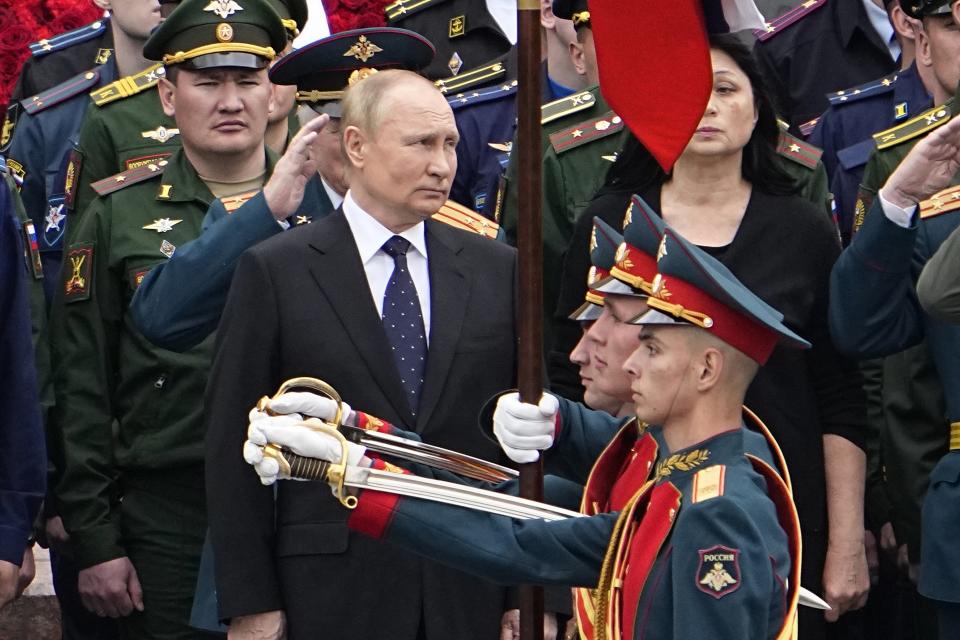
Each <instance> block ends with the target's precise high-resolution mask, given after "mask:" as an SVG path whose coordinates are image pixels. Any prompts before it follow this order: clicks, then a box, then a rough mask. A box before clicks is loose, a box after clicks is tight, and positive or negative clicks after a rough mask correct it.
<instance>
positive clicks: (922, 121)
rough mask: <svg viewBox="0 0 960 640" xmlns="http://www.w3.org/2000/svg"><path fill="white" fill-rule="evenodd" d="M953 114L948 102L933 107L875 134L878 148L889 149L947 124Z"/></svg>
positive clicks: (874, 137)
mask: <svg viewBox="0 0 960 640" xmlns="http://www.w3.org/2000/svg"><path fill="white" fill-rule="evenodd" d="M951 115H952V114H951V112H950V107H949V106H947V105H946V104H944V105H941V106H939V107H933V108H932V109H928V110H927V111H924V112H923V113H921V114H920V115H918V116H917V117H916V118H911V119H910V120H907V121H906V122H904V123H903V124H901V125H897V126H896V127H891V128H890V129H886V130H884V131H880V132H879V133H875V134H873V139H874V140H875V141H876V143H877V149H889V148H890V147H894V146H896V145H898V144H900V143H901V142H906V141H907V140H913V139H914V138H917V137H919V136H922V135H923V134H925V133H927V132H929V131H933V130H934V129H936V128H937V127H939V126H940V125H943V124H946V123H947V122H948V121H949V120H950V117H951Z"/></svg>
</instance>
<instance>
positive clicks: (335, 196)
mask: <svg viewBox="0 0 960 640" xmlns="http://www.w3.org/2000/svg"><path fill="white" fill-rule="evenodd" d="M320 184H322V185H323V190H324V191H326V192H327V197H328V198H330V204H332V205H333V208H334V209H336V208H338V207H339V206H340V205H341V204H343V196H342V195H340V194H339V193H337V192H336V191H334V189H333V187H331V186H330V185H329V184H327V181H326V180H324V179H323V176H320Z"/></svg>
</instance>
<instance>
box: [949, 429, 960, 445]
mask: <svg viewBox="0 0 960 640" xmlns="http://www.w3.org/2000/svg"><path fill="white" fill-rule="evenodd" d="M957 449H960V422H951V423H950V451H956V450H957Z"/></svg>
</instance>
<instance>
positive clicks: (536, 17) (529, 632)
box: [513, 0, 543, 640]
mask: <svg viewBox="0 0 960 640" xmlns="http://www.w3.org/2000/svg"><path fill="white" fill-rule="evenodd" d="M517 33H518V40H517V46H518V47H519V51H518V53H519V65H520V66H519V78H518V80H519V91H518V92H517V141H516V146H515V148H514V150H513V153H517V154H519V158H518V162H519V171H518V176H519V179H518V185H517V193H518V204H519V216H518V218H519V220H518V227H517V249H518V253H519V256H518V260H519V272H520V302H519V304H520V314H519V315H520V326H519V338H520V352H519V358H518V360H519V364H518V368H517V386H518V388H519V390H520V399H521V400H522V401H523V402H529V403H532V404H537V403H538V402H539V401H540V395H541V393H542V390H543V274H542V271H543V267H542V264H543V242H542V235H543V231H542V226H541V213H540V210H541V205H540V203H541V193H542V191H541V179H540V74H541V58H540V3H539V0H518V2H517ZM520 495H521V496H522V497H524V498H529V499H531V500H540V501H542V500H543V467H542V464H541V463H540V462H539V461H538V462H535V463H532V464H524V465H520ZM520 638H521V640H543V589H542V588H539V587H532V586H523V587H521V589H520Z"/></svg>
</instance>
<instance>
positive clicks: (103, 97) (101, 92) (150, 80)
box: [90, 64, 166, 107]
mask: <svg viewBox="0 0 960 640" xmlns="http://www.w3.org/2000/svg"><path fill="white" fill-rule="evenodd" d="M165 73H166V72H165V70H164V68H163V65H162V64H155V65H153V66H152V67H148V68H146V69H144V70H143V71H141V72H140V73H135V74H133V75H132V76H127V77H126V78H120V79H119V80H116V81H114V82H111V83H110V84H108V85H107V86H105V87H100V88H99V89H97V90H96V91H91V92H90V99H91V100H93V103H94V104H95V105H97V106H98V107H102V106H103V105H105V104H110V103H111V102H116V101H117V100H122V99H123V98H129V97H130V96H133V95H136V94H138V93H140V92H141V91H143V90H144V89H149V88H150V87H154V86H156V84H157V82H159V81H160V78H162V77H163V76H164V75H165Z"/></svg>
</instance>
